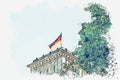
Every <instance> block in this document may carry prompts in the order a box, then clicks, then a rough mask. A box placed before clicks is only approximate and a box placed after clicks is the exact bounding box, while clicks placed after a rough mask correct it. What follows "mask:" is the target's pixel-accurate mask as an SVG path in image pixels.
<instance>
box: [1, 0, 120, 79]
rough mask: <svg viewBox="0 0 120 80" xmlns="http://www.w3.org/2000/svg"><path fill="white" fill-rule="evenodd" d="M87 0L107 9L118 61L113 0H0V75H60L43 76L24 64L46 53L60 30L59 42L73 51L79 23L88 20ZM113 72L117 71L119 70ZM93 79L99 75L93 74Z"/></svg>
mask: <svg viewBox="0 0 120 80" xmlns="http://www.w3.org/2000/svg"><path fill="white" fill-rule="evenodd" d="M89 2H96V3H101V4H102V5H103V6H105V7H106V8H107V11H108V12H109V13H110V16H111V21H112V28H111V30H110V32H109V34H110V36H111V41H112V42H113V44H114V45H115V48H116V54H115V55H116V57H117V61H119V58H120V56H119V52H120V49H119V47H120V45H119V43H120V38H119V37H118V36H119V35H118V34H120V28H119V25H120V23H119V20H118V17H119V13H120V12H119V10H118V6H119V3H118V2H117V1H110V0H89V1H87V0H4V1H2V0H0V63H1V65H0V66H1V67H0V74H1V75H2V76H0V79H1V80H8V79H10V80H32V79H33V78H34V79H35V80H41V79H42V80H44V79H51V80H54V77H57V78H60V77H59V76H57V75H53V76H47V77H45V76H44V75H42V76H38V75H37V74H36V75H34V74H30V72H29V69H28V68H27V67H26V65H27V64H29V63H31V62H32V60H33V59H35V58H36V57H40V56H42V55H43V54H47V53H49V51H50V49H49V47H48V45H49V44H50V43H52V42H53V41H54V40H55V39H56V38H57V36H58V35H59V34H60V33H61V32H62V34H63V40H62V46H63V47H65V48H68V49H69V50H70V51H73V50H74V48H76V47H77V44H78V40H79V35H78V31H79V30H80V29H81V26H80V23H82V22H88V21H90V14H89V13H88V12H85V11H84V7H85V6H87V4H88V3H89ZM118 63H119V62H118ZM119 65H120V63H119V64H118V66H119ZM117 73H118V74H119V71H118V72H117ZM6 76H7V77H6ZM43 76H44V77H45V78H44V79H43V78H42V77H43ZM90 77H91V79H92V78H93V76H87V77H86V78H83V80H84V79H87V78H88V79H89V78H90ZM116 77H117V76H116ZM40 78H41V79H40ZM94 78H95V77H94ZM117 78H118V77H117ZM62 79H63V78H60V80H62ZM97 79H99V77H96V80H97ZM115 79H116V78H115ZM68 80H69V79H68ZM76 80H77V79H76ZM110 80H112V79H110ZM116 80H117V79H116Z"/></svg>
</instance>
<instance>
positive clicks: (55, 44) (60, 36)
mask: <svg viewBox="0 0 120 80" xmlns="http://www.w3.org/2000/svg"><path fill="white" fill-rule="evenodd" d="M61 43H62V33H61V34H60V35H59V36H58V37H57V39H56V40H55V41H54V42H53V43H51V44H50V45H49V48H50V49H54V48H55V47H56V46H57V45H58V44H60V46H62V45H61Z"/></svg>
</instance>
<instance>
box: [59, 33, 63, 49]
mask: <svg viewBox="0 0 120 80" xmlns="http://www.w3.org/2000/svg"><path fill="white" fill-rule="evenodd" d="M61 35H62V32H61ZM61 38H63V37H61ZM60 47H61V48H62V39H61V43H60Z"/></svg>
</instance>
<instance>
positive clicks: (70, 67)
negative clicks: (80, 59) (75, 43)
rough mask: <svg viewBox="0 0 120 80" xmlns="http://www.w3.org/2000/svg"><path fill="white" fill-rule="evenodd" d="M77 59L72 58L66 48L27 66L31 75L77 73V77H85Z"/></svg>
mask: <svg viewBox="0 0 120 80" xmlns="http://www.w3.org/2000/svg"><path fill="white" fill-rule="evenodd" d="M76 60H77V57H76V56H74V55H73V54H72V53H71V52H70V51H68V50H67V48H63V47H61V48H57V49H56V50H54V51H52V52H49V53H48V54H46V55H43V56H42V57H40V58H36V59H35V60H33V62H32V63H30V64H28V65H27V67H28V68H30V71H31V72H32V73H36V72H38V73H39V74H47V75H52V74H54V73H57V74H59V75H63V74H64V73H65V72H66V71H72V72H78V74H79V76H83V75H85V71H83V70H82V69H81V67H82V66H81V65H79V64H77V63H76Z"/></svg>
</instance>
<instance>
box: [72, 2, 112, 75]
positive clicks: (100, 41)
mask: <svg viewBox="0 0 120 80" xmlns="http://www.w3.org/2000/svg"><path fill="white" fill-rule="evenodd" d="M85 11H89V12H90V13H91V22H84V23H82V24H81V26H82V29H81V30H80V31H79V33H78V34H79V35H80V41H79V42H78V45H81V47H78V48H76V49H75V50H74V51H73V53H74V54H75V55H77V56H78V60H77V62H78V64H82V65H83V69H84V70H85V71H86V72H87V73H88V74H91V73H96V74H100V75H102V76H103V75H106V74H107V73H108V72H107V68H108V66H109V59H108V57H109V54H110V51H109V47H108V44H109V43H108V42H107V40H106V38H105V37H104V35H106V33H107V32H108V31H109V29H110V27H111V21H110V18H109V14H107V12H106V10H105V8H104V7H103V6H102V5H100V4H93V3H91V4H89V5H88V7H86V8H85Z"/></svg>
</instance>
